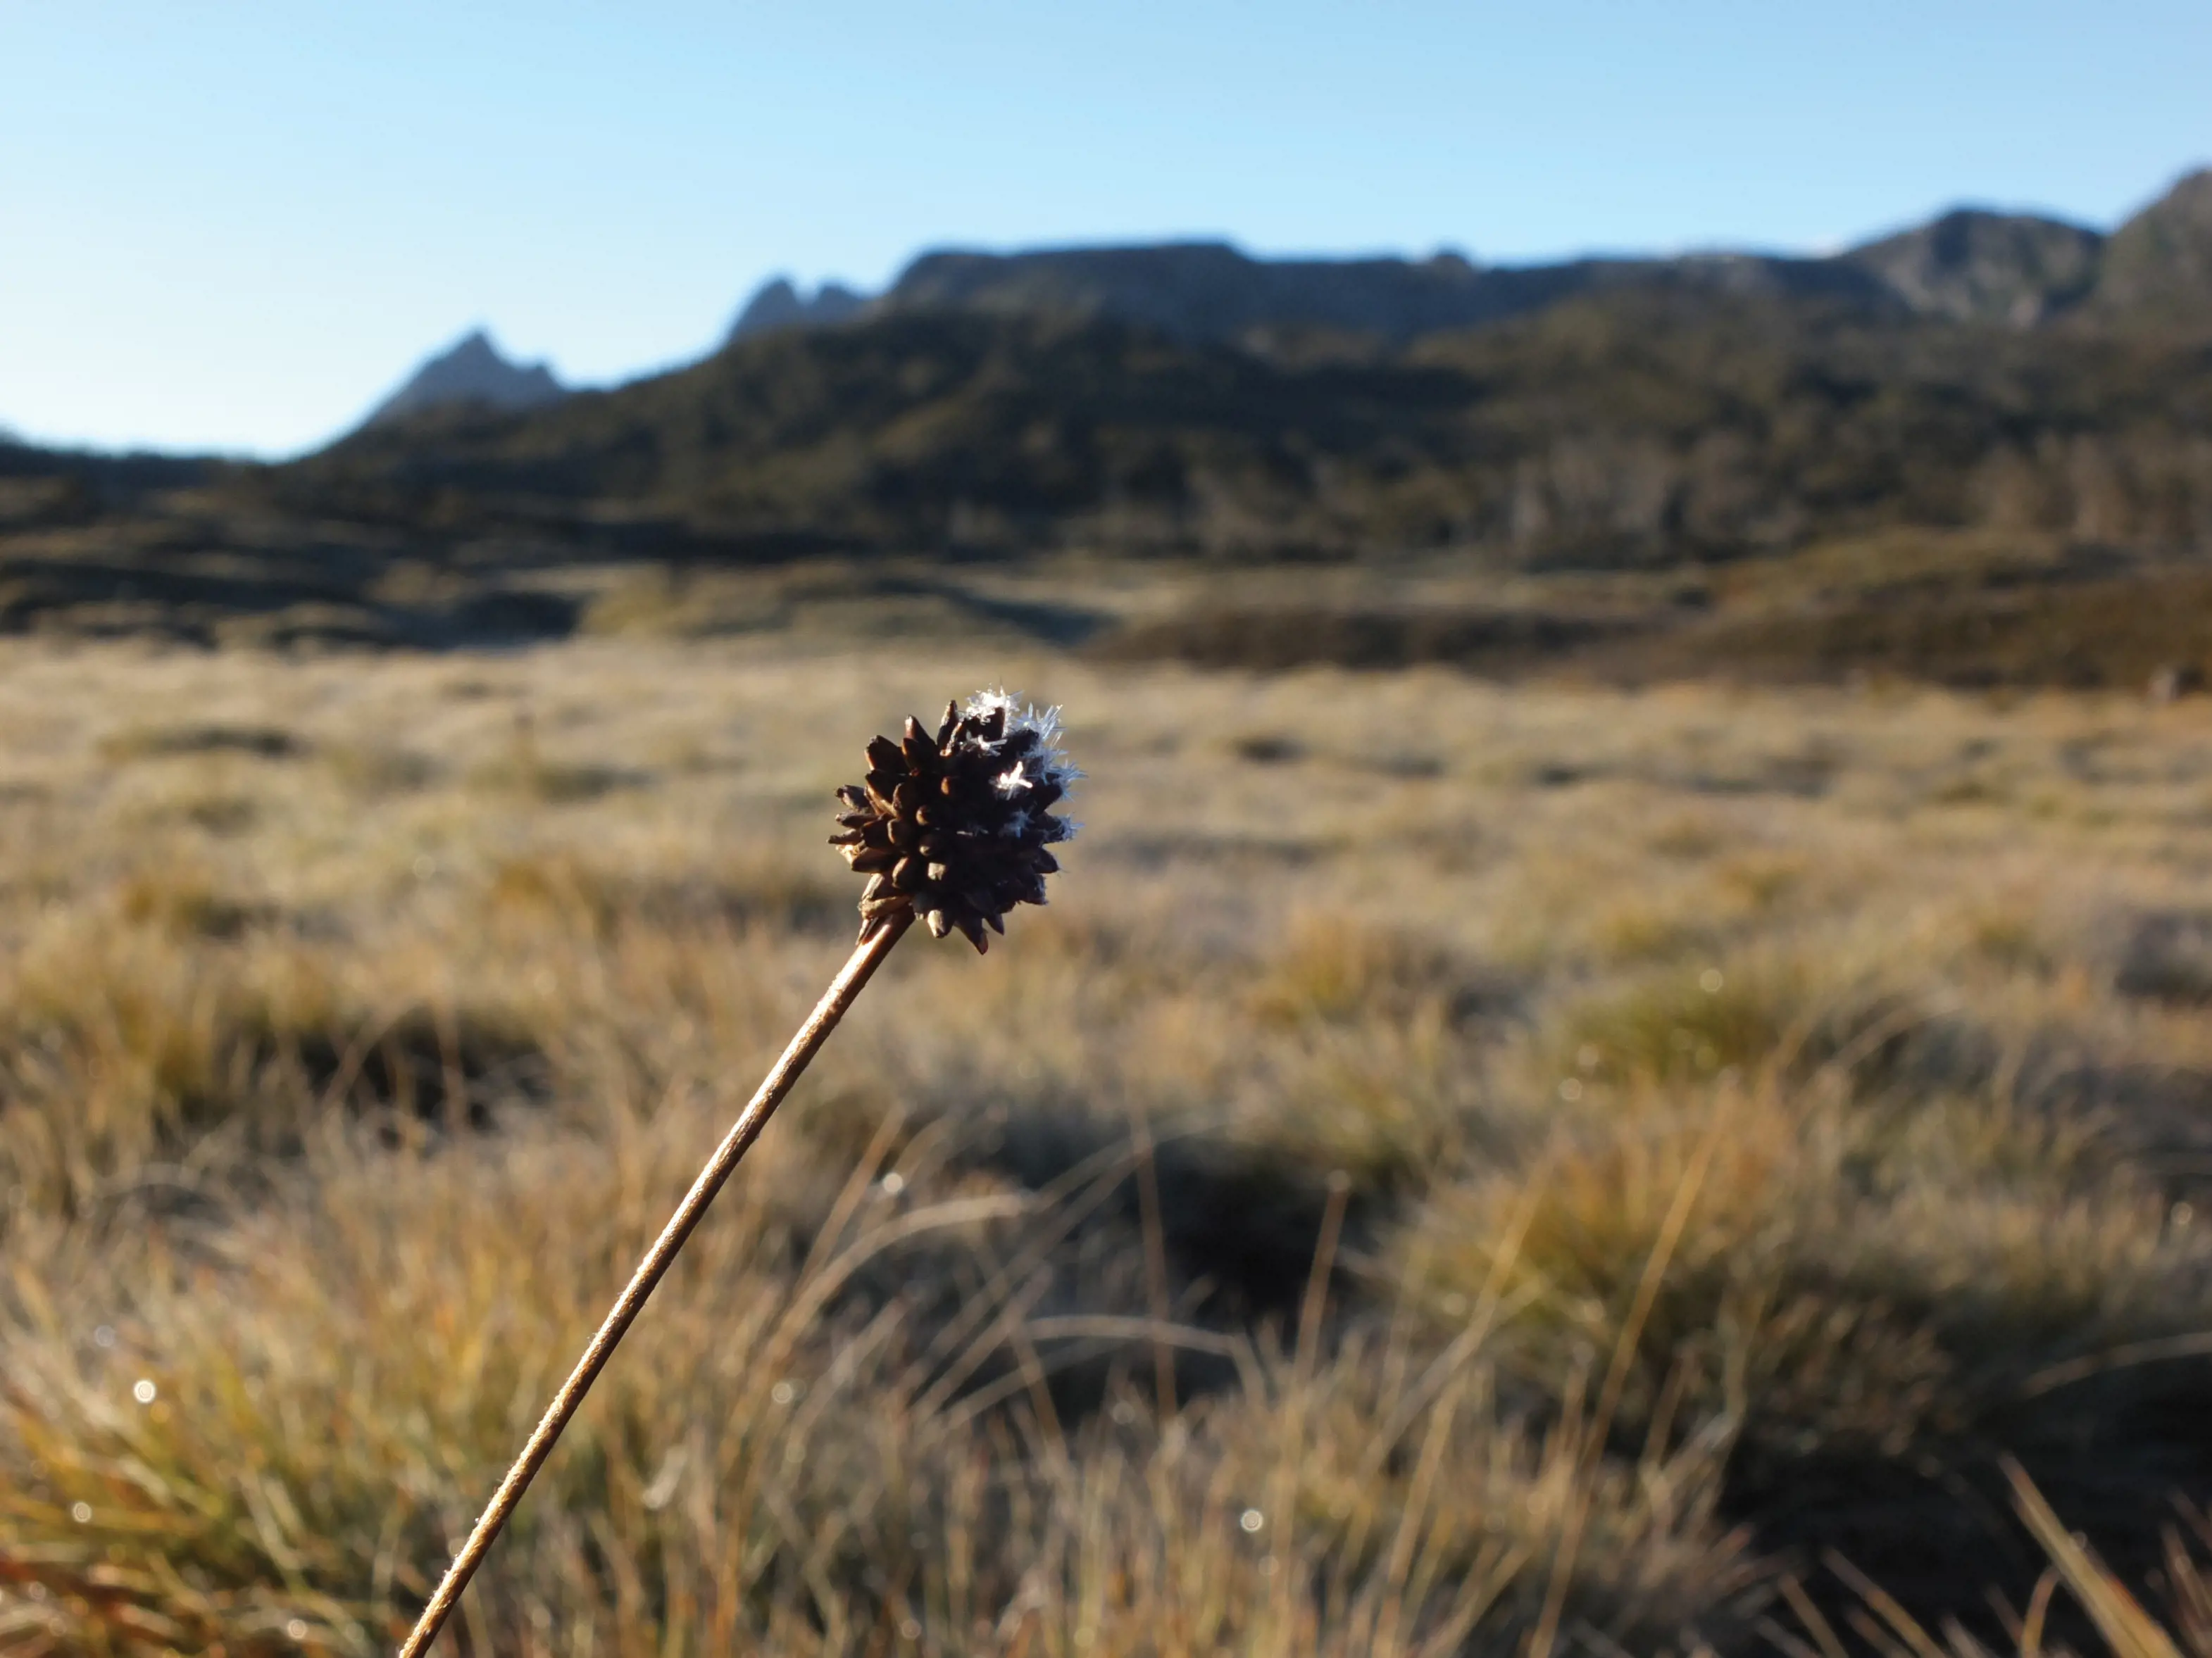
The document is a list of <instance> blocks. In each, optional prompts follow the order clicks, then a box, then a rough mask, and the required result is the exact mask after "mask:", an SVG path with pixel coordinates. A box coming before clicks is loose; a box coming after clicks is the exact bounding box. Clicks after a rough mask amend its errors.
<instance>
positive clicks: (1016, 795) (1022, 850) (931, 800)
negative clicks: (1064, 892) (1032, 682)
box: [831, 689, 1082, 950]
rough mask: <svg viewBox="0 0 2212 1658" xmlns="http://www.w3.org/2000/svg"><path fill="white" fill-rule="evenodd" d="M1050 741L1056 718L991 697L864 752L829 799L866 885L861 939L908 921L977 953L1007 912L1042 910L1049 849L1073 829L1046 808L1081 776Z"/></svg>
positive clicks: (990, 693)
mask: <svg viewBox="0 0 2212 1658" xmlns="http://www.w3.org/2000/svg"><path fill="white" fill-rule="evenodd" d="M1080 776H1082V773H1081V772H1079V771H1078V770H1077V769H1076V768H1074V766H1073V765H1071V764H1070V763H1069V762H1068V759H1067V756H1066V755H1065V754H1064V753H1062V752H1061V751H1060V710H1059V709H1058V708H1037V707H1036V706H1035V705H1034V704H1031V703H1025V702H1022V701H1019V700H1018V699H1017V698H1015V697H1012V696H1009V695H1007V694H1006V692H1005V691H1004V690H996V689H994V690H984V691H978V692H977V693H976V694H975V695H973V696H971V697H969V699H968V701H967V702H966V703H965V704H964V705H963V704H960V703H948V704H947V705H946V706H945V719H944V720H943V722H942V723H941V724H940V725H939V726H938V728H937V732H936V735H935V736H934V737H932V736H930V735H929V734H927V732H924V731H923V729H922V727H921V722H920V721H918V720H908V721H907V722H906V732H905V735H904V736H903V737H902V738H889V737H879V738H877V739H876V740H875V741H874V742H872V743H871V744H868V774H867V777H866V780H865V782H864V783H863V784H862V785H861V786H858V787H849V788H843V789H840V790H839V791H838V792H837V793H838V796H839V798H840V799H842V800H843V802H844V804H845V805H846V807H847V811H845V812H844V813H843V814H842V816H841V817H839V818H838V820H837V821H838V823H840V824H841V825H842V827H843V829H844V830H845V833H843V834H842V835H835V836H833V837H831V839H832V841H833V843H834V844H835V845H836V846H838V847H842V849H843V851H844V855H845V860H846V862H848V864H850V865H852V866H853V867H854V870H856V871H859V872H862V873H864V874H867V875H871V876H873V877H874V879H872V881H870V882H869V884H868V890H867V891H866V894H865V895H863V896H862V897H861V900H860V916H861V920H862V922H863V926H862V928H861V936H862V937H863V938H866V937H867V936H868V934H869V933H870V932H872V931H873V930H874V928H875V927H876V926H878V925H879V924H880V923H882V922H883V921H884V920H887V919H889V918H890V917H891V916H893V915H895V914H898V913H900V912H902V911H908V912H911V913H912V914H915V915H918V916H920V917H921V919H922V920H925V921H927V923H928V926H929V930H930V931H931V932H933V933H934V934H936V935H937V936H938V937H939V938H943V937H944V936H945V934H946V933H947V932H952V931H955V930H957V931H958V932H961V933H963V935H965V936H966V937H967V938H969V941H970V942H972V943H973V944H975V948H976V949H977V950H981V949H982V948H983V942H984V929H985V928H986V927H989V928H991V929H993V930H994V931H999V932H1003V931H1004V930H1005V926H1004V920H1005V915H1006V911H1007V909H1009V908H1012V906H1013V905H1015V904H1042V902H1044V901H1045V890H1044V878H1045V877H1046V876H1048V875H1049V874H1052V873H1053V872H1055V871H1057V870H1058V869H1059V867H1060V865H1059V864H1058V862H1057V861H1056V860H1055V859H1054V857H1053V855H1052V853H1051V852H1050V851H1049V850H1048V847H1052V846H1054V845H1057V844H1058V843H1060V842H1061V841H1066V840H1067V839H1069V838H1070V837H1071V836H1072V835H1073V834H1074V833H1075V829H1076V825H1075V824H1073V823H1070V822H1068V820H1067V819H1066V818H1064V817H1055V816H1054V813H1053V811H1052V808H1053V807H1054V805H1057V804H1058V803H1059V802H1060V799H1062V798H1063V797H1064V796H1065V795H1066V793H1067V791H1068V788H1069V786H1070V785H1072V784H1073V782H1074V781H1075V780H1077V779H1078V778H1079V777H1080ZM1017 802H1018V803H1019V804H1017Z"/></svg>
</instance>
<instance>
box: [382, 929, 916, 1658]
mask: <svg viewBox="0 0 2212 1658" xmlns="http://www.w3.org/2000/svg"><path fill="white" fill-rule="evenodd" d="M913 925H914V914H913V912H912V911H911V910H902V911H900V912H898V913H896V914H891V915H888V916H885V917H884V919H883V920H881V921H879V922H878V924H877V926H876V928H875V930H874V931H873V932H872V933H870V934H869V936H868V937H866V938H864V939H862V940H861V941H860V945H859V946H858V947H857V948H856V949H855V950H854V951H853V954H852V957H851V958H850V959H849V960H848V961H847V962H846V963H845V965H844V967H843V968H842V969H841V970H840V971H839V973H838V975H837V976H836V979H834V980H833V981H830V985H829V989H828V990H827V991H825V992H823V996H822V999H821V1000H820V1001H819V1002H817V1003H816V1004H815V1007H814V1011H813V1012H811V1013H810V1014H809V1015H807V1017H806V1023H805V1024H803V1025H801V1026H799V1034H798V1035H795V1036H793V1038H792V1039H791V1046H790V1047H788V1048H785V1049H784V1050H783V1057H782V1058H781V1059H780V1060H777V1061H776V1062H775V1068H774V1069H773V1070H771V1071H770V1072H769V1073H768V1077H767V1079H766V1080H765V1081H763V1083H762V1084H761V1085H760V1089H759V1090H758V1091H757V1093H755V1094H754V1096H752V1098H751V1099H750V1101H748V1102H746V1105H745V1108H744V1110H743V1111H741V1112H739V1113H738V1120H737V1121H736V1122H735V1123H734V1124H732V1126H731V1128H730V1132H729V1133H727V1134H726V1135H725V1136H724V1137H723V1139H722V1143H721V1144H720V1145H718V1146H716V1147H715V1148H714V1156H713V1157H709V1158H708V1160H707V1166H706V1167H705V1168H704V1169H701V1170H700V1171H699V1178H698V1179H697V1180H696V1181H692V1182H691V1189H690V1191H689V1192H687V1193H684V1201H683V1202H682V1203H681V1204H679V1205H678V1206H677V1210H676V1212H675V1214H674V1215H673V1216H671V1217H670V1218H669V1222H668V1224H667V1225H666V1226H665V1228H663V1229H662V1230H661V1234H660V1236H659V1237H658V1238H656V1239H654V1240H653V1248H650V1249H648V1250H647V1251H646V1254H645V1259H644V1260H641V1261H640V1262H639V1263H638V1268H637V1271H636V1272H634V1273H632V1274H631V1275H630V1280H629V1284H628V1285H626V1286H625V1287H624V1289H623V1292H622V1295H621V1296H620V1297H618V1298H617V1301H616V1302H615V1304H614V1307H613V1309H612V1310H611V1311H610V1312H609V1313H608V1314H607V1316H606V1319H605V1322H603V1323H602V1324H601V1325H600V1326H599V1333H598V1334H596V1335H594V1336H593V1337H592V1341H591V1345H589V1346H588V1347H586V1348H585V1349H584V1356H583V1357H581V1358H580V1359H579V1360H577V1362H576V1368H575V1369H574V1370H573V1371H571V1372H570V1373H569V1376H568V1381H567V1382H564V1383H562V1388H561V1391H560V1392H559V1393H558V1394H555V1395H554V1397H553V1402H552V1404H550V1406H547V1407H546V1410H545V1414H544V1418H542V1419H541V1420H540V1421H539V1422H538V1428H537V1431H535V1432H534V1433H532V1435H531V1436H530V1442H529V1443H528V1444H526V1445H525V1446H524V1447H523V1448H522V1454H521V1455H520V1456H518V1457H516V1458H515V1459H514V1466H513V1467H511V1468H509V1469H508V1470H507V1478H506V1479H502V1480H501V1481H500V1482H499V1489H498V1490H497V1491H495V1492H493V1493H492V1499H491V1501H490V1503H489V1504H487V1505H486V1507H485V1509H484V1511H483V1517H482V1518H480V1519H479V1520H478V1521H477V1523H476V1528H475V1529H474V1530H473V1531H471V1533H469V1540H468V1541H467V1542H466V1543H464V1544H463V1545H462V1546H461V1552H459V1554H457V1555H455V1556H454V1557H453V1564H452V1565H450V1566H448V1567H447V1569H446V1576H445V1579H444V1581H443V1582H441V1583H440V1584H439V1585H438V1592H437V1593H436V1594H433V1595H432V1596H431V1597H430V1601H429V1604H428V1606H424V1607H423V1608H422V1617H421V1618H420V1619H417V1620H416V1625H415V1630H414V1632H413V1633H412V1634H411V1635H410V1636H409V1637H407V1643H406V1644H405V1645H404V1646H403V1647H401V1648H400V1649H399V1658H422V1654H423V1653H425V1652H427V1651H428V1649H429V1647H430V1643H432V1642H433V1641H435V1640H436V1639H437V1638H438V1631H440V1630H441V1629H442V1628H444V1627H445V1624H446V1619H447V1618H448V1617H450V1616H451V1615H452V1613H453V1607H454V1606H456V1605H457V1604H459V1600H460V1598H461V1591H462V1590H464V1589H465V1588H468V1586H469V1579H471V1577H473V1576H476V1571H477V1567H478V1566H479V1565H481V1564H483V1558H484V1556H485V1554H486V1553H488V1552H489V1551H490V1548H491V1546H492V1542H493V1540H495V1538H497V1537H498V1535H499V1533H500V1530H501V1527H504V1526H505V1525H506V1524H507V1519H508V1516H509V1515H513V1512H514V1509H515V1505H516V1504H517V1503H520V1502H521V1500H522V1494H523V1492H525V1491H527V1490H529V1489H530V1482H531V1480H532V1479H533V1478H534V1477H536V1475H537V1473H538V1469H539V1468H540V1467H543V1466H544V1461H545V1459H546V1458H547V1457H548V1456H549V1455H551V1454H552V1450H553V1446H554V1442H556V1440H558V1439H559V1438H560V1437H561V1431H562V1429H564V1428H566V1427H567V1426H568V1418H570V1417H572V1416H574V1415H575V1413H576V1407H577V1406H580V1405H581V1404H582V1403H583V1402H584V1395H585V1394H587V1393H589V1392H591V1390H592V1383H593V1382H596V1381H598V1380H599V1372H600V1371H601V1370H605V1368H606V1363H607V1360H608V1359H610V1358H611V1357H613V1356H614V1351H615V1346H616V1344H617V1343H618V1342H619V1341H621V1340H622V1339H623V1335H624V1333H627V1332H628V1330H629V1327H630V1325H631V1324H632V1323H633V1322H635V1320H636V1318H637V1315H638V1313H639V1311H640V1309H642V1308H643V1307H644V1305H645V1303H646V1297H648V1296H650V1295H651V1294H652V1293H653V1289H654V1287H655V1286H656V1285H658V1284H659V1282H660V1280H661V1279H662V1278H664V1277H665V1276H666V1274H667V1272H668V1269H669V1267H670V1266H671V1265H672V1264H673V1263H674V1262H675V1260H676V1256H677V1253H678V1251H679V1250H681V1249H682V1248H684V1241H685V1240H686V1239H688V1238H689V1237H690V1236H691V1233H692V1230H693V1229H695V1228H696V1226H697V1225H698V1224H699V1222H700V1220H701V1219H702V1218H703V1217H704V1216H705V1215H706V1212H707V1208H708V1205H709V1204H711V1203H713V1202H714V1194H715V1193H718V1192H720V1190H721V1189H722V1186H723V1183H724V1182H725V1181H727V1180H728V1179H729V1178H730V1175H731V1173H732V1170H734V1169H736V1168H737V1166H738V1161H739V1160H740V1159H741V1158H743V1157H744V1155H745V1152H746V1151H748V1150H749V1149H750V1147H751V1145H752V1143H753V1142H754V1141H755V1140H756V1139H759V1138H760V1132H761V1130H762V1128H763V1127H765V1126H766V1124H767V1122H768V1120H769V1117H770V1116H771V1115H772V1114H774V1113H775V1108H776V1107H777V1106H779V1105H781V1103H782V1102H783V1097H784V1096H785V1095H787V1094H788V1093H790V1092H791V1090H792V1086H793V1084H795V1083H797V1082H798V1080H799V1075H800V1073H801V1072H804V1071H805V1069H806V1066H807V1062H808V1061H809V1060H812V1059H813V1057H814V1056H815V1054H817V1052H819V1051H820V1049H821V1047H822V1044H823V1042H826V1041H828V1040H829V1033H830V1032H831V1031H832V1030H835V1029H836V1028H837V1022H838V1021H839V1020H840V1019H842V1018H843V1017H845V1010H846V1009H847V1008H848V1007H850V1006H851V1005H853V999H854V997H856V996H858V995H859V994H860V990H861V987H863V986H864V985H866V983H867V982H868V980H869V978H870V977H871V976H872V975H873V974H874V973H875V970H876V969H877V968H878V966H880V965H881V964H882V963H883V959H884V957H886V956H888V955H890V952H891V946H892V945H894V944H897V943H898V941H899V939H900V938H902V937H903V936H905V933H906V930H907V929H908V927H909V926H913Z"/></svg>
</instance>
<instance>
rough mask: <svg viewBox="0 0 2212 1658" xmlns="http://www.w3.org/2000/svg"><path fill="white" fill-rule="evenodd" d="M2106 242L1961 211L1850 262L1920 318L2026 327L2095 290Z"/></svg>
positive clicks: (2028, 221) (2055, 227) (2014, 218)
mask: <svg viewBox="0 0 2212 1658" xmlns="http://www.w3.org/2000/svg"><path fill="white" fill-rule="evenodd" d="M2104 241H2105V239H2104V237H2103V236H2101V235H2100V234H2098V233H2097V232H2096V231H2093V230H2089V229H2086V228H2083V227H2081V226H2080V225H2072V224H2067V223H2064V222H2062V221H2059V220H2056V219H2041V218H2035V217H2033V216H2028V215H2026V214H2006V213H1990V212H1984V211H1981V210H1977V209H1972V208H1961V209H1959V210H1954V211H1953V212H1949V213H1946V214H1944V215H1943V216H1942V217H1941V218H1938V219H1935V220H1932V221H1930V222H1929V223H1927V224H1924V225H1919V226H1916V227H1914V228H1912V229H1910V230H1905V231H1901V232H1899V234H1896V235H1894V236H1886V237H1883V238H1882V239H1881V240H1878V241H1873V242H1869V243H1867V244H1865V245H1864V246H1859V247H1855V248H1853V249H1852V250H1851V251H1850V252H1849V253H1847V254H1845V255H1844V263H1846V264H1851V265H1855V266H1857V268H1858V269H1860V270H1866V271H1869V272H1870V273H1871V274H1872V275H1874V276H1876V277H1878V278H1879V279H1880V280H1881V282H1883V283H1884V284H1885V285H1886V286H1887V288H1889V289H1890V290H1891V291H1892V292H1893V293H1894V294H1896V295H1897V296H1898V297H1899V299H1900V300H1902V301H1904V302H1905V305H1906V306H1907V307H1910V308H1911V310H1912V311H1914V312H1915V313H1917V314H1919V315H1922V316H1938V317H1953V318H1958V319H1971V320H1976V321H1982V322H2002V323H2010V324H2012V325H2015V326H2026V325H2028V324H2031V323H2036V322H2040V321H2042V320H2043V319H2045V317H2048V316H2051V315H2052V314H2053V313H2057V312H2058V311H2061V310H2063V309H2064V308H2065V307H2068V306H2069V305H2071V304H2073V303H2074V302H2075V301H2078V300H2079V299H2080V298H2081V296H2082V295H2085V294H2087V292H2088V291H2089V289H2090V288H2091V287H2092V286H2093V284H2094V282H2096V280H2097V270H2098V256H2099V254H2100V252H2101V250H2102V248H2103V246H2104Z"/></svg>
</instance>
